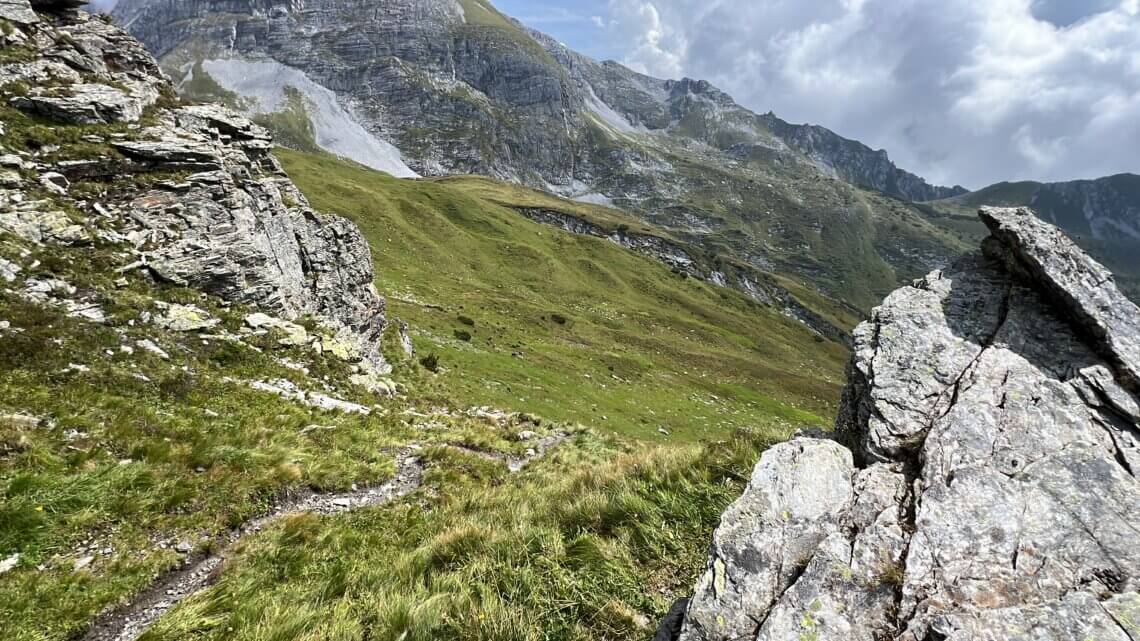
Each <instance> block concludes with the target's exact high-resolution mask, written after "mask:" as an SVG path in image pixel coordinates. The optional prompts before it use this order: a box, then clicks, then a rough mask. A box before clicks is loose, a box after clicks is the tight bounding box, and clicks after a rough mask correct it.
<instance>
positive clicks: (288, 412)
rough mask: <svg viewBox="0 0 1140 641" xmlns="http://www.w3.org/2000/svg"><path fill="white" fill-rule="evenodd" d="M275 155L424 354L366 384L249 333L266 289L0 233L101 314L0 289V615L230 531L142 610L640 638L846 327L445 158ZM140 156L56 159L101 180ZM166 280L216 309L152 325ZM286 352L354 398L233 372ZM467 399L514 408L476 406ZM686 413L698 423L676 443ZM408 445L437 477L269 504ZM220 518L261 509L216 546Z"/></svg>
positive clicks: (209, 628) (375, 480) (17, 640)
mask: <svg viewBox="0 0 1140 641" xmlns="http://www.w3.org/2000/svg"><path fill="white" fill-rule="evenodd" d="M13 122H16V121H13ZM18 124H20V125H21V126H24V123H18ZM60 129H61V132H67V131H70V130H66V129H65V128H60ZM13 131H17V132H19V131H24V130H22V129H19V128H17V129H14V130H13ZM73 133H74V132H73ZM60 153H61V154H72V153H74V154H77V155H81V154H83V153H88V152H87V151H85V150H82V149H78V148H76V149H74V150H73V149H72V147H70V146H68V147H65V148H63V149H62V150H61V152H60ZM283 156H284V157H285V159H286V160H287V162H288V164H289V167H290V169H291V171H293V173H294V175H296V176H297V177H298V178H299V179H301V180H302V184H304V185H305V186H306V189H307V190H308V191H309V193H310V195H311V196H312V197H313V200H314V202H316V203H318V205H319V206H321V207H324V208H326V209H330V210H333V211H343V212H344V213H347V214H350V215H352V216H353V217H354V218H355V219H356V220H358V221H359V222H360V223H361V224H362V225H363V227H364V229H365V230H366V232H367V233H368V235H369V237H370V238H371V240H372V242H373V243H374V245H375V247H376V254H375V255H376V260H377V265H378V268H379V272H380V274H381V280H380V283H379V284H380V286H381V288H382V289H384V290H385V293H388V294H389V300H390V302H391V309H392V312H393V313H394V315H399V316H402V317H403V318H405V319H406V320H408V321H409V322H411V323H413V327H414V328H415V329H414V330H413V333H414V336H415V339H416V342H417V346H418V347H419V349H420V355H426V354H428V353H431V352H434V353H436V354H437V355H438V356H439V360H440V363H441V366H442V367H441V369H440V373H438V374H434V373H432V372H430V371H428V370H427V369H426V368H425V367H424V366H423V365H421V364H419V363H417V362H414V361H408V360H403V361H399V357H398V350H397V349H396V336H395V335H394V333H390V334H389V336H388V337H387V339H386V345H385V347H386V350H385V351H386V352H387V353H388V354H389V355H390V356H391V357H392V358H393V359H394V360H397V361H399V362H398V367H397V371H396V373H395V377H396V380H397V381H398V382H399V384H400V387H401V395H400V396H399V397H397V398H386V397H383V396H379V395H377V394H374V393H372V392H369V391H368V390H366V389H364V388H361V387H358V386H357V385H355V384H354V383H353V382H352V381H351V377H350V375H351V373H352V372H351V370H350V369H349V366H348V365H347V364H346V363H343V362H340V361H339V360H338V359H337V358H336V357H335V356H334V355H332V354H331V353H329V352H325V353H323V354H318V353H317V352H315V351H313V350H311V349H308V348H307V347H297V346H290V345H287V344H282V343H281V342H280V341H279V340H278V339H279V338H281V337H280V336H278V335H274V334H269V335H266V336H260V337H259V336H254V335H246V334H243V333H242V329H241V328H242V327H243V324H244V321H243V319H244V318H245V316H246V315H247V314H248V313H250V312H251V311H253V310H250V309H244V308H242V307H241V306H237V305H223V304H221V301H218V300H216V299H212V298H210V297H207V296H204V295H202V294H200V293H197V292H194V291H191V290H186V289H182V288H177V287H172V286H169V285H163V284H159V283H154V282H152V281H150V280H149V279H147V278H146V277H145V275H144V274H142V273H140V272H129V273H128V274H127V275H126V276H125V278H126V280H125V281H124V280H121V279H122V278H124V276H123V275H121V274H119V273H116V272H115V271H114V268H115V267H116V266H118V265H119V264H120V262H121V260H122V257H121V252H120V248H119V247H118V246H117V245H115V244H113V243H112V244H103V243H97V244H94V245H83V246H77V247H70V248H64V247H58V246H37V245H32V244H30V243H28V242H26V241H22V240H20V239H18V238H15V237H12V236H10V235H7V234H0V257H3V258H4V259H5V260H11V261H19V263H20V264H21V265H23V266H24V267H25V270H26V271H24V272H21V274H20V278H31V279H36V280H48V279H50V280H52V281H53V282H54V281H59V282H61V283H64V282H65V283H67V284H69V285H70V286H73V287H74V288H75V290H74V292H76V293H74V294H72V295H81V296H82V297H83V298H84V300H92V301H96V302H98V304H99V305H100V307H101V308H102V309H103V310H104V311H105V312H106V314H107V318H106V320H105V322H103V323H90V322H86V321H83V320H81V319H78V318H74V317H72V316H69V315H68V314H67V311H66V310H65V309H63V308H58V307H52V306H50V305H44V304H39V303H35V302H32V301H29V300H28V299H27V298H25V297H24V296H23V295H21V294H19V293H16V292H17V291H18V287H19V286H20V283H14V284H12V285H9V287H12V288H15V289H3V290H0V319H2V320H3V321H4V323H3V325H0V496H2V497H3V499H2V500H0V562H3V566H2V567H3V570H0V638H3V639H11V640H12V641H65V640H72V641H73V640H75V639H82V638H84V637H83V633H84V630H85V629H86V627H87V626H88V625H89V624H90V623H91V622H92V621H93V620H95V619H96V618H97V617H98V615H99V613H100V612H103V611H105V610H107V609H108V608H113V607H114V606H116V605H117V604H122V603H125V602H127V601H128V600H129V599H130V598H131V597H132V596H133V595H137V594H139V593H142V592H145V591H146V590H148V588H151V587H152V586H154V585H155V583H154V578H155V577H156V576H157V577H164V576H167V573H169V572H171V571H173V570H176V569H177V568H181V567H184V566H185V564H186V563H187V562H188V560H191V559H202V558H205V557H207V556H208V555H210V554H215V553H218V552H219V551H221V550H224V551H225V552H224V557H225V561H224V563H223V564H221V565H220V566H219V567H218V568H217V569H216V570H215V571H214V574H212V575H211V577H212V578H211V580H212V581H214V580H216V581H217V584H216V585H214V586H213V587H211V588H209V589H206V590H205V591H202V592H200V593H197V592H196V593H194V595H193V596H191V597H190V598H189V599H187V600H186V601H185V602H183V603H182V604H181V605H180V606H178V607H177V608H175V609H174V610H172V611H171V612H170V613H168V614H167V615H166V616H164V617H162V618H161V619H159V621H158V622H157V624H156V625H155V627H154V628H153V629H151V630H150V631H148V632H147V633H146V634H145V635H144V637H143V638H144V639H147V640H149V641H158V640H163V641H169V640H180V639H185V640H187V641H188V640H190V639H196V640H201V639H219V640H220V639H225V640H227V641H232V640H234V639H241V640H249V641H269V640H271V639H314V640H315V639H346V640H347V639H352V640H362V639H373V640H376V639H383V640H392V641H396V640H398V639H399V640H403V641H407V640H408V639H436V638H454V639H472V640H474V639H480V640H483V641H497V640H503V641H506V640H509V639H567V640H569V639H600V638H606V639H623V640H624V639H629V640H631V641H632V640H634V639H644V638H646V637H647V636H648V635H649V633H650V627H651V626H652V622H654V621H655V620H656V619H657V618H658V617H660V616H661V615H662V614H663V613H664V611H665V609H666V608H667V607H668V605H669V603H670V600H671V599H672V598H674V597H676V596H679V595H680V594H681V593H682V592H684V591H686V590H687V589H688V588H689V586H690V585H691V583H692V581H693V580H694V577H695V574H696V573H697V572H698V571H699V569H700V567H701V564H702V562H703V557H704V549H703V547H704V544H703V543H701V542H703V541H706V540H707V538H708V536H709V533H710V532H711V529H712V528H713V527H714V526H715V524H716V520H717V517H718V516H719V514H720V512H721V511H722V510H723V508H724V507H725V505H726V504H727V503H728V502H729V501H730V500H731V499H732V498H733V497H734V496H735V495H736V494H737V493H738V492H739V489H740V486H741V483H742V482H743V481H745V480H746V478H747V474H748V471H749V469H750V467H751V465H752V464H753V463H754V461H755V459H756V456H757V453H758V451H759V450H760V449H761V448H763V447H764V446H765V445H766V444H768V443H771V442H772V441H773V440H776V439H779V438H783V437H785V436H786V435H787V434H788V433H789V431H790V430H791V429H793V428H794V427H796V426H798V425H801V424H804V423H816V424H821V423H825V422H826V421H825V418H826V417H827V416H828V415H830V413H831V411H832V410H831V408H832V406H833V404H834V402H835V400H836V396H837V392H838V385H839V380H840V377H841V363H842V361H843V360H844V358H845V354H844V352H843V349H842V348H841V347H838V346H836V345H834V344H832V343H826V342H817V341H816V340H815V339H814V338H813V335H812V334H810V333H808V332H807V331H805V330H804V329H802V328H801V327H800V326H799V325H797V324H796V323H793V322H790V321H788V320H786V319H785V318H783V317H782V316H780V315H779V314H776V313H774V312H772V311H771V310H769V309H766V308H762V307H758V306H756V305H755V304H753V303H751V302H750V301H748V300H747V299H744V298H743V297H740V296H738V295H736V294H734V293H732V292H729V291H726V290H720V289H716V288H713V287H710V286H708V285H705V284H703V283H698V282H694V281H692V280H685V279H682V278H680V277H678V276H676V275H674V274H672V273H671V272H669V271H668V270H667V269H665V268H664V267H661V266H660V265H658V264H657V263H654V262H651V261H649V260H646V259H642V258H639V257H637V256H635V255H633V254H630V253H628V252H626V251H624V250H621V249H619V248H618V247H616V246H614V245H611V244H609V243H608V242H606V241H602V240H596V239H592V238H585V237H576V236H572V235H569V234H565V233H562V232H557V231H555V230H552V229H550V228H546V227H542V226H539V225H536V224H534V223H531V222H529V221H527V220H525V219H523V218H522V217H520V216H518V215H517V214H515V213H514V212H513V211H512V210H510V209H507V208H503V207H500V206H498V205H495V204H492V203H491V202H490V201H488V200H486V199H484V198H483V197H480V196H476V195H472V194H469V193H467V191H466V190H465V189H464V188H463V186H462V185H461V184H460V185H455V184H450V182H449V181H440V182H430V181H428V182H400V181H395V180H392V179H389V178H386V177H384V176H382V175H379V174H376V173H373V172H370V171H367V170H362V169H359V168H357V167H354V166H350V165H346V164H343V163H337V162H335V161H330V160H329V159H327V158H320V157H314V156H305V155H301V154H296V153H288V154H283ZM65 157H67V158H70V157H71V156H65ZM162 177H165V176H164V175H163V176H154V177H151V178H153V179H158V178H162ZM148 179H149V178H148V177H145V176H139V177H136V179H135V181H128V180H120V181H115V182H114V183H104V182H99V181H83V180H77V181H76V182H74V183H73V184H72V186H71V189H72V193H73V194H83V195H91V196H92V197H94V196H98V198H99V199H101V200H108V201H114V200H118V199H121V198H123V197H124V196H127V195H130V194H135V193H137V191H136V190H138V189H145V188H146V184H147V180H148ZM484 188H487V186H486V185H484ZM35 195H36V196H37V197H42V198H45V199H49V200H53V202H55V204H56V205H57V206H59V207H61V208H63V209H65V210H66V211H67V212H69V215H71V216H73V217H74V218H75V220H76V221H80V222H83V223H84V224H87V225H90V226H92V227H100V226H108V225H113V221H112V220H109V219H105V218H100V217H95V216H91V215H89V212H88V210H87V209H85V207H84V206H83V205H81V204H80V203H78V202H76V201H74V200H71V199H69V198H64V197H59V198H57V197H55V196H53V195H51V194H49V193H47V192H42V193H41V192H36V194H35ZM100 228H101V227H100ZM53 287H61V288H65V289H66V287H65V286H64V285H53ZM67 291H73V290H70V289H67ZM167 304H185V305H194V306H197V307H199V308H201V310H202V311H203V312H204V313H206V314H209V315H210V316H212V317H214V318H215V319H217V320H218V321H219V323H220V324H219V325H218V326H217V327H216V328H214V329H212V330H211V331H212V332H213V334H203V333H198V332H178V331H172V330H168V329H163V328H162V327H161V326H159V325H156V324H155V323H154V322H152V319H153V318H154V317H155V316H156V315H158V314H160V313H162V310H163V309H165V307H164V305H167ZM305 324H306V325H307V327H308V328H309V331H310V332H319V331H320V330H319V328H318V326H317V324H316V323H314V322H310V321H305ZM457 332H468V333H470V334H471V337H470V341H468V340H463V339H461V338H459V337H457V334H456V333H457ZM215 334H217V335H222V334H228V335H233V336H243V337H244V338H242V339H241V340H229V339H225V338H219V337H217V336H216V335H215ZM156 350H157V351H156ZM276 380H287V381H291V382H293V383H294V384H296V385H298V386H300V387H301V388H304V389H309V390H314V389H319V390H324V391H327V392H328V393H330V394H334V395H335V396H336V397H338V398H341V399H344V400H347V401H351V402H356V403H360V404H363V405H364V406H367V407H370V408H371V410H372V411H371V413H370V414H368V415H358V414H353V413H336V412H329V411H323V410H320V409H316V408H312V407H308V406H305V405H303V404H301V403H299V402H296V401H293V400H288V399H283V398H280V397H278V396H275V395H274V394H272V393H267V392H264V391H259V390H257V389H254V388H253V387H251V386H250V385H249V382H250V381H276ZM483 404H491V405H495V406H497V407H501V408H506V409H517V410H520V411H525V412H528V415H526V416H520V417H514V418H506V419H504V418H497V417H502V416H503V415H502V414H496V413H491V414H490V415H487V414H484V413H481V412H478V411H470V408H471V406H472V405H483ZM535 415H538V416H541V417H542V418H531V417H533V416H535ZM574 423H583V424H586V425H587V426H594V427H593V428H592V429H584V428H582V427H579V426H575V425H574ZM659 427H664V428H665V429H666V430H667V431H669V432H670V434H669V435H668V436H665V435H663V434H661V433H659V432H658V431H657V430H658V428H659ZM737 428H746V429H744V430H742V431H741V430H737ZM522 429H527V430H534V431H536V432H537V433H538V435H539V436H540V437H541V436H545V435H552V434H557V433H561V432H565V433H568V434H570V435H571V437H570V438H569V440H567V441H565V442H563V443H561V444H560V445H558V446H557V448H556V449H555V450H554V451H553V452H551V453H550V455H549V456H548V457H547V458H543V459H539V460H537V461H535V462H534V463H533V464H532V465H530V466H529V467H527V468H526V469H525V470H524V471H523V472H521V473H511V472H510V470H509V469H508V466H507V465H506V461H507V460H508V458H509V457H519V456H523V455H524V453H525V452H526V451H527V449H528V448H529V447H531V445H530V444H529V443H531V442H530V441H525V440H522V439H521V437H519V436H518V432H519V430H522ZM615 433H621V434H632V435H634V436H636V437H638V439H629V438H625V437H622V436H620V435H617V434H615ZM697 437H708V438H709V440H710V442H709V443H706V444H693V443H684V442H680V443H679V442H678V441H681V440H691V439H695V438H697ZM645 439H651V440H652V441H653V443H652V444H650V445H648V446H647V445H646V443H645V442H644V441H645ZM409 451H414V452H416V453H417V455H418V456H419V457H420V458H421V459H422V461H423V469H424V477H423V481H422V485H420V486H418V489H417V490H416V491H414V492H413V493H412V494H411V495H409V496H408V497H407V498H403V499H400V500H395V501H393V502H391V503H388V504H385V505H381V506H378V507H372V508H367V509H360V510H358V511H354V512H350V513H344V514H336V515H324V516H321V515H317V514H315V513H312V512H311V511H308V512H307V511H301V512H300V513H297V514H288V513H287V512H288V509H287V508H282V507H281V506H282V505H284V506H288V505H290V503H289V501H290V500H292V499H293V498H295V497H298V496H305V495H307V494H309V493H314V492H315V493H318V494H321V495H324V494H332V495H337V493H356V492H358V491H359V490H357V486H359V487H360V488H369V487H374V486H376V485H378V484H380V483H383V482H384V481H385V480H387V479H391V478H392V477H393V474H395V473H396V471H397V470H398V468H399V461H400V460H401V459H400V457H401V456H403V455H404V454H403V453H406V452H409ZM283 510H284V512H283ZM278 513H281V515H280V516H278V517H277V518H273V519H271V520H268V521H265V522H264V523H263V524H261V525H259V526H258V527H257V528H251V527H250V526H249V524H250V523H251V522H253V521H254V520H256V519H258V518H260V517H262V516H264V515H266V514H278ZM238 527H245V528H246V529H247V531H248V534H246V535H245V536H243V537H241V538H240V539H239V540H238V541H237V542H236V543H234V544H232V545H229V544H228V543H227V541H229V540H230V538H229V537H233V536H235V535H234V534H233V532H234V528H238ZM158 594H159V597H160V598H161V595H162V594H164V592H163V591H162V589H160V590H159V592H158Z"/></svg>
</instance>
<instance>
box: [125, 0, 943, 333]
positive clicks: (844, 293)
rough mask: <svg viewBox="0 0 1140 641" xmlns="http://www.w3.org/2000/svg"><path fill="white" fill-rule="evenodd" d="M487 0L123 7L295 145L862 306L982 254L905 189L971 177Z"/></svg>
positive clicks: (183, 87)
mask: <svg viewBox="0 0 1140 641" xmlns="http://www.w3.org/2000/svg"><path fill="white" fill-rule="evenodd" d="M491 5H492V3H491V2H489V1H488V0H305V2H297V1H295V0H294V1H291V0H264V1H259V2H237V1H235V0H120V2H119V3H118V4H117V6H116V8H115V11H114V15H115V18H116V20H117V21H118V22H119V23H120V24H122V25H124V27H125V28H127V29H129V30H130V31H131V33H133V34H134V35H135V36H137V37H138V38H139V39H141V40H142V41H143V42H145V43H147V45H148V47H149V48H150V49H151V51H152V52H154V53H155V54H156V55H157V56H158V58H159V60H160V61H161V62H162V64H163V67H164V69H166V70H167V72H168V73H169V74H170V75H171V77H173V78H174V79H175V84H176V85H177V86H178V87H179V90H180V92H182V94H183V95H186V96H189V97H192V98H195V99H211V100H221V101H226V102H228V103H230V104H231V105H232V106H234V107H236V108H240V109H243V110H245V112H246V115H247V116H250V117H252V118H254V119H256V120H259V121H261V122H263V123H265V124H267V125H275V123H279V122H281V121H283V120H284V121H287V122H290V123H293V124H302V123H303V124H307V125H311V127H310V129H311V134H312V135H311V136H310V137H311V138H312V139H311V140H289V141H288V144H290V145H292V146H295V147H298V148H300V149H302V150H309V149H311V148H323V149H325V150H328V151H331V152H332V153H336V154H338V155H342V156H346V157H349V158H352V159H353V160H356V161H357V162H360V163H362V164H365V165H368V166H371V167H374V168H379V169H381V170H383V171H388V172H389V173H392V174H394V175H398V176H406V175H413V174H419V175H423V176H435V175H442V174H452V173H462V174H469V173H476V174H483V175H487V176H491V177H493V178H497V179H501V180H505V181H510V182H519V183H523V184H526V185H529V186H531V187H536V188H540V189H545V190H548V191H552V192H554V193H557V194H559V195H562V196H566V197H569V198H574V199H580V200H583V201H586V202H591V203H603V204H612V205H615V206H617V207H620V208H622V209H624V210H626V211H628V212H630V213H632V214H634V215H636V216H638V217H640V218H642V219H643V220H645V221H647V222H650V223H652V224H654V225H656V226H659V227H664V228H667V229H668V230H670V232H671V233H673V234H674V235H675V236H677V238H678V239H679V240H682V241H684V242H685V243H686V244H689V245H693V246H694V247H698V248H699V250H700V253H702V254H705V253H708V254H713V255H715V254H724V255H725V256H726V257H729V258H732V259H734V260H736V261H738V262H741V263H746V264H749V265H751V266H753V267H755V268H756V269H759V270H762V271H764V272H767V273H769V274H778V275H791V276H792V277H793V278H795V280H796V281H797V282H799V283H807V284H808V286H809V287H815V288H816V289H819V290H820V291H822V292H823V293H825V294H827V295H828V296H829V297H831V298H838V299H841V300H843V301H844V302H846V303H849V304H854V305H855V306H856V307H857V308H859V309H861V310H865V309H867V308H869V307H870V306H871V304H873V303H874V302H876V301H878V300H880V299H881V298H882V296H883V295H884V294H885V293H887V292H888V291H890V290H891V289H892V288H894V287H896V286H897V285H898V283H899V282H900V279H910V278H914V277H917V276H920V275H922V274H924V273H926V272H928V271H929V270H930V269H931V268H932V267H934V266H936V265H940V264H945V263H946V262H947V261H948V260H950V259H952V258H953V257H954V256H957V255H959V254H960V253H961V252H962V251H964V250H965V249H966V247H965V246H964V245H960V244H959V243H958V241H957V240H956V238H955V237H952V236H948V235H944V234H937V233H930V231H931V230H929V229H928V223H926V222H924V220H922V218H921V212H919V210H918V209H917V208H913V207H909V206H907V205H906V204H905V203H900V202H899V200H898V197H901V198H906V199H926V198H930V197H941V196H951V195H954V194H957V193H959V192H960V190H954V189H944V188H937V187H933V186H931V185H928V184H927V183H925V182H923V181H922V180H921V179H919V178H918V177H916V176H913V175H911V174H908V173H906V172H903V171H901V170H899V169H898V168H897V167H895V166H894V165H893V164H892V163H891V162H890V160H889V159H888V158H887V157H886V155H885V153H882V152H874V151H872V150H870V149H868V148H867V147H866V146H864V145H862V144H860V143H857V142H855V141H849V140H845V139H843V138H841V137H839V136H837V135H836V134H834V133H832V132H829V131H827V130H825V129H821V128H818V127H817V128H800V127H798V126H794V125H789V124H787V123H785V122H783V121H782V120H779V119H778V118H775V117H774V116H762V115H758V114H756V113H753V112H752V111H750V110H748V109H746V108H744V107H742V106H741V105H738V104H737V103H736V102H735V101H733V100H732V98H731V97H729V96H728V95H727V94H725V93H723V92H721V91H719V90H718V89H716V88H715V87H713V86H712V85H710V84H709V83H708V82H703V81H699V80H691V79H682V80H676V81H674V80H662V79H658V78H652V77H649V76H645V75H642V74H638V73H635V72H633V71H632V70H630V69H627V68H625V67H623V66H622V65H620V64H617V63H613V62H598V61H595V60H592V59H590V58H588V57H586V56H582V55H580V54H578V53H576V52H574V51H572V50H570V49H568V48H567V47H565V46H564V45H562V44H560V43H558V42H556V41H555V40H554V39H552V38H550V37H548V36H546V35H544V34H541V33H538V32H536V31H533V30H529V29H527V28H526V27H524V26H523V25H521V24H519V23H517V22H515V21H513V20H511V19H510V18H509V17H507V16H504V15H502V14H500V13H499V12H498V11H496V10H495V9H494V8H493V7H492V6H491ZM306 121H307V122H306ZM329 123H336V126H329ZM275 126H277V125H275ZM303 129H305V127H304V126H301V127H292V128H290V131H296V130H303ZM282 130H283V131H284V128H282ZM346 132H351V133H346ZM804 132H808V133H804ZM808 134H810V135H808ZM880 192H886V193H888V194H890V195H891V196H892V197H887V196H885V195H884V194H883V193H880ZM907 222H910V223H912V224H907ZM852 274H859V275H860V277H859V278H850V276H851V275H852ZM861 290H862V291H861Z"/></svg>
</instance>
